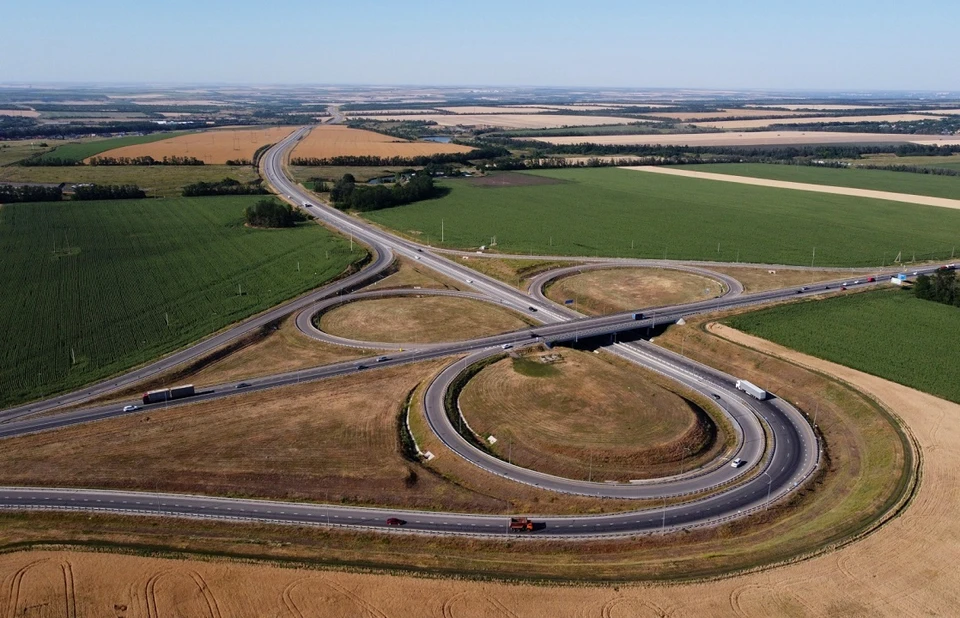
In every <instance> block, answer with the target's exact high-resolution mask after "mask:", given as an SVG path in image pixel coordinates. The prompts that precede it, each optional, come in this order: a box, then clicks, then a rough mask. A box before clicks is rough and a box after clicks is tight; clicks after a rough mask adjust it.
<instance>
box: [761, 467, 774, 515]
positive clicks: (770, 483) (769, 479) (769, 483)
mask: <svg viewBox="0 0 960 618" xmlns="http://www.w3.org/2000/svg"><path fill="white" fill-rule="evenodd" d="M763 476H766V477H767V501H766V503H765V504H764V506H763V510H765V511H766V510H767V509H769V508H770V489H771V488H772V487H773V477H772V476H770V474H769V473H767V472H766V471H764V472H763Z"/></svg>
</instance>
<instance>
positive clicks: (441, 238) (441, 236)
mask: <svg viewBox="0 0 960 618" xmlns="http://www.w3.org/2000/svg"><path fill="white" fill-rule="evenodd" d="M440 242H441V243H442V242H443V219H440Z"/></svg>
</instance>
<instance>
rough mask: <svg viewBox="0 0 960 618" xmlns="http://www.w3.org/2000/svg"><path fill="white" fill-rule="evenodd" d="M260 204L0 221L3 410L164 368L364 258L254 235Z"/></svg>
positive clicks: (345, 248) (107, 209) (25, 207)
mask: <svg viewBox="0 0 960 618" xmlns="http://www.w3.org/2000/svg"><path fill="white" fill-rule="evenodd" d="M257 199H261V198H257V197H203V198H178V199H155V200H151V199H147V200H117V201H104V202H57V203H46V204H8V205H5V206H3V207H2V208H0V256H2V260H3V268H2V270H0V289H3V290H4V292H3V295H2V296H0V324H3V325H4V341H3V346H2V347H0V407H4V406H9V405H11V404H14V403H16V402H20V401H24V400H28V399H32V398H36V397H39V396H41V395H50V394H52V393H53V392H56V391H62V390H66V389H69V388H74V387H79V386H81V385H82V384H85V383H88V382H90V381H92V380H95V379H98V378H103V377H106V376H109V375H111V374H115V373H117V372H119V371H121V370H123V369H127V368H129V367H132V366H134V365H137V364H140V363H144V362H146V361H149V360H152V359H154V358H157V357H158V356H160V355H161V354H164V353H166V352H170V351H172V350H175V349H177V348H180V347H183V346H184V345H186V344H188V343H190V342H192V341H195V340H197V339H200V338H202V337H203V336H205V335H208V334H210V333H212V332H214V331H216V330H218V329H221V328H223V327H225V326H227V325H228V324H231V323H233V322H236V321H237V320H240V319H243V318H245V317H247V316H250V315H252V314H255V313H258V312H260V311H263V310H265V309H268V308H270V307H272V306H274V305H276V304H278V303H280V302H282V301H284V300H286V299H288V298H291V297H293V296H296V295H297V294H299V293H301V292H304V291H306V290H309V289H312V288H315V287H317V286H319V285H320V284H322V283H323V282H325V281H327V280H329V279H331V278H333V277H335V276H337V275H338V274H340V273H341V272H343V270H344V269H345V268H346V267H347V266H348V265H349V264H350V263H351V262H352V261H354V260H355V259H359V258H360V257H362V255H361V253H360V250H359V249H357V252H356V253H353V254H351V253H350V247H349V243H348V242H347V241H346V240H344V239H342V238H340V237H338V236H334V235H333V234H331V233H330V232H327V231H326V230H325V229H324V228H323V227H321V226H319V225H315V224H303V225H301V226H299V227H297V228H293V229H283V230H260V229H251V228H247V227H245V226H244V222H243V210H244V208H245V207H246V206H247V205H249V204H251V203H253V202H255V201H256V200H257ZM298 266H299V270H298ZM168 321H169V325H168Z"/></svg>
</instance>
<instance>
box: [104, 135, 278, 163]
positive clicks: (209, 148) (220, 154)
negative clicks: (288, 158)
mask: <svg viewBox="0 0 960 618" xmlns="http://www.w3.org/2000/svg"><path fill="white" fill-rule="evenodd" d="M293 130H294V127H260V128H236V129H218V130H215V131H203V132H201V133H190V134H187V135H180V136H177V137H171V138H170V139H165V140H160V141H159V142H151V143H149V144H137V145H134V146H124V147H123V148H114V149H113V150H108V151H107V152H102V153H100V154H98V155H97V156H98V157H114V158H119V157H145V156H151V157H153V158H154V159H157V160H160V159H162V158H163V157H194V158H197V159H200V160H201V161H203V162H204V163H206V164H208V165H223V164H225V163H226V162H227V161H229V160H231V159H233V160H236V159H246V160H248V161H252V160H253V154H254V153H255V152H256V151H257V149H258V148H260V147H261V146H265V145H267V144H276V143H277V142H279V141H280V140H282V139H283V138H284V137H286V136H287V135H290V133H292V132H293ZM87 162H89V159H87Z"/></svg>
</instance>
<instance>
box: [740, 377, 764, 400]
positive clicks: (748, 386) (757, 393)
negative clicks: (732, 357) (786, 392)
mask: <svg viewBox="0 0 960 618" xmlns="http://www.w3.org/2000/svg"><path fill="white" fill-rule="evenodd" d="M737 390H741V391H743V392H745V393H746V394H748V395H750V396H751V397H755V398H756V399H759V400H761V401H762V400H764V399H766V398H767V391H765V390H763V389H762V388H760V387H759V386H757V385H756V384H753V383H752V382H747V381H746V380H737Z"/></svg>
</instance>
